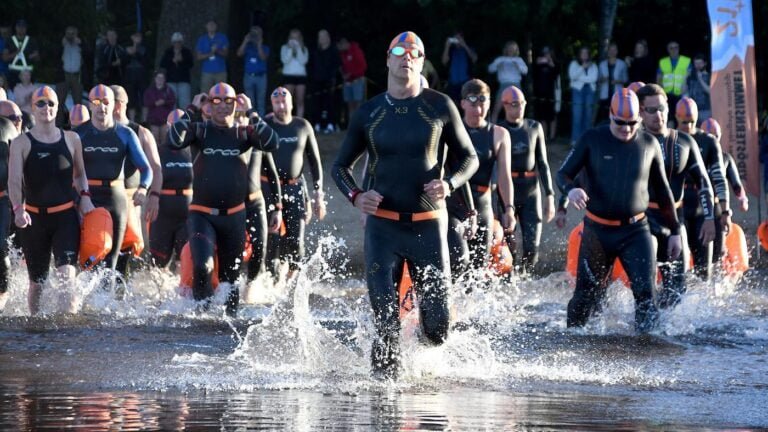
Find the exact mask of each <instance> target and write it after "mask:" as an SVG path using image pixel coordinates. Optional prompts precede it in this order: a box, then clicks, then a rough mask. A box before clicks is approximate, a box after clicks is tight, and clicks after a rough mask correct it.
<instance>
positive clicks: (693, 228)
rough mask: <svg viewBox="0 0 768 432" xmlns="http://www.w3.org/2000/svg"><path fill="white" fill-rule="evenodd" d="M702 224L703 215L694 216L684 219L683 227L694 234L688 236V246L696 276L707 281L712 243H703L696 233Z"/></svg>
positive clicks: (709, 274) (710, 264) (710, 263)
mask: <svg viewBox="0 0 768 432" xmlns="http://www.w3.org/2000/svg"><path fill="white" fill-rule="evenodd" d="M703 224H704V217H703V216H696V217H691V218H686V219H685V228H686V231H687V232H689V233H694V235H689V236H688V247H689V248H690V250H691V255H692V256H693V269H694V272H695V273H696V276H698V277H699V278H701V279H703V280H705V281H708V280H709V278H710V276H712V243H711V242H710V243H707V244H703V243H701V240H700V239H699V236H698V235H695V233H698V232H700V231H701V226H702V225H703Z"/></svg>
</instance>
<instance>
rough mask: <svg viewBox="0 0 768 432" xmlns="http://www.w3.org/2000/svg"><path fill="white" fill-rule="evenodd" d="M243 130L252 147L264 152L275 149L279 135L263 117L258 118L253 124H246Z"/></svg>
mask: <svg viewBox="0 0 768 432" xmlns="http://www.w3.org/2000/svg"><path fill="white" fill-rule="evenodd" d="M243 130H244V131H245V138H246V139H247V140H248V142H249V143H250V144H251V146H253V148H254V149H256V150H262V151H265V152H273V151H275V150H277V146H278V143H279V141H280V137H278V136H277V132H275V130H274V129H272V128H271V127H270V126H269V125H268V124H267V122H265V121H264V120H263V119H261V118H259V119H258V121H256V122H255V123H254V124H252V125H248V126H246V127H245V128H243Z"/></svg>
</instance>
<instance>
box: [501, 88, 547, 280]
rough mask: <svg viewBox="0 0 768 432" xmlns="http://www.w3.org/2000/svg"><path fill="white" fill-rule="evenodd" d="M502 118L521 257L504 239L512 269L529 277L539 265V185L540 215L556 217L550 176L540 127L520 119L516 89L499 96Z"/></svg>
mask: <svg viewBox="0 0 768 432" xmlns="http://www.w3.org/2000/svg"><path fill="white" fill-rule="evenodd" d="M501 98H502V101H501V102H502V104H503V106H504V113H505V118H504V120H502V121H500V122H499V126H502V127H504V128H505V129H507V131H509V136H510V142H511V143H512V144H511V145H512V147H511V148H512V182H513V183H514V187H515V215H516V216H517V220H518V222H519V223H518V226H519V227H520V231H521V234H522V237H523V256H522V259H521V260H518V259H517V253H516V249H517V248H516V247H515V241H514V237H513V236H512V235H509V236H507V242H508V243H509V248H510V251H511V252H512V257H513V259H514V263H515V265H522V266H521V269H522V270H524V271H525V272H526V273H527V274H529V275H530V274H532V273H533V270H534V268H535V267H536V263H537V262H538V261H539V243H540V242H541V222H542V200H541V193H540V192H539V185H541V187H542V188H543V189H544V194H545V195H546V200H545V201H544V202H543V206H544V209H543V214H544V217H545V220H546V221H547V222H550V221H552V218H554V217H555V191H554V189H552V174H550V172H549V162H548V161H547V147H546V144H545V143H544V129H543V128H542V127H541V123H539V122H537V121H535V120H531V119H526V118H523V115H524V114H525V104H526V102H525V95H523V92H522V91H520V89H518V88H517V87H515V86H509V87H507V88H506V89H504V92H503V93H502V95H501Z"/></svg>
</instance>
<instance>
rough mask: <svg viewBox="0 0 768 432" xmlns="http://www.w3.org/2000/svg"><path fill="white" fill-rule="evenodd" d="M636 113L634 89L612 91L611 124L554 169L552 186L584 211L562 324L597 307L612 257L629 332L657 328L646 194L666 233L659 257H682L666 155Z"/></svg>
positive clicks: (585, 317) (590, 133) (572, 323)
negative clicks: (630, 317) (620, 275)
mask: <svg viewBox="0 0 768 432" xmlns="http://www.w3.org/2000/svg"><path fill="white" fill-rule="evenodd" d="M639 111H640V103H639V101H638V99H637V96H636V95H635V93H634V92H632V91H630V90H628V89H621V90H620V91H618V92H616V93H614V94H613V96H612V98H611V106H610V119H611V122H610V123H609V124H608V125H604V126H598V127H596V128H592V129H589V130H587V131H586V132H585V133H584V134H583V135H582V136H581V138H579V141H578V142H577V143H576V146H575V147H574V148H573V149H572V150H571V152H570V153H569V154H568V156H567V157H566V159H565V161H564V162H563V165H562V166H561V167H560V170H559V171H558V172H557V185H558V187H559V188H560V191H561V192H562V193H563V194H566V195H568V199H569V202H570V204H571V205H572V206H573V207H575V208H577V209H579V210H584V209H586V214H585V218H584V231H583V233H582V237H581V246H580V248H579V258H578V264H577V269H576V287H575V290H574V292H573V297H572V298H571V300H570V301H569V302H568V312H567V325H568V327H582V326H584V325H586V324H587V322H588V321H589V319H590V317H591V316H592V315H594V314H595V313H598V312H599V311H600V310H602V303H603V300H604V298H605V291H606V288H607V283H606V281H607V280H608V279H607V278H608V276H609V274H610V272H611V270H612V268H613V263H614V261H615V260H616V259H617V258H618V259H619V260H620V262H621V264H622V266H623V267H624V270H625V271H626V273H627V276H628V277H629V280H630V286H631V289H632V293H633V295H634V298H635V330H636V331H638V332H641V333H645V332H648V331H650V330H652V329H653V328H654V327H655V326H656V323H657V321H658V308H657V306H656V300H655V298H654V286H655V281H656V258H655V254H654V246H653V241H652V237H651V230H650V227H649V223H648V218H646V217H645V212H646V211H647V210H648V206H649V199H648V193H649V191H650V192H652V193H653V195H654V196H655V199H656V202H657V203H658V207H659V209H658V210H657V212H658V223H659V224H660V226H661V227H663V228H666V229H667V230H668V231H669V233H670V236H669V237H668V239H667V240H665V242H664V244H663V245H660V246H659V250H660V255H664V256H665V257H666V256H667V255H668V256H669V257H670V258H671V259H675V258H677V257H679V256H680V252H681V249H682V240H681V236H680V231H681V228H680V224H679V222H678V219H677V213H676V211H675V205H674V201H673V199H672V191H671V190H670V189H669V183H667V177H666V175H665V172H664V168H665V167H664V158H663V156H662V153H661V148H660V147H659V144H658V141H657V140H656V138H654V137H653V136H652V135H651V134H649V133H647V132H645V131H643V130H641V129H640V118H639ZM580 172H581V173H582V174H581V178H580V179H579V184H578V185H577V184H576V177H577V175H578V174H579V173H580ZM661 252H663V253H661Z"/></svg>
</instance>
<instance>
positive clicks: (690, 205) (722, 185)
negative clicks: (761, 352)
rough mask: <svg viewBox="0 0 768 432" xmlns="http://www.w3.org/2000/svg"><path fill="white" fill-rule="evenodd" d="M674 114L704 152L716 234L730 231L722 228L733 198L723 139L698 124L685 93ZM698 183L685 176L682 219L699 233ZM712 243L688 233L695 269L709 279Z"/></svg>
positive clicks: (693, 104) (695, 110)
mask: <svg viewBox="0 0 768 432" xmlns="http://www.w3.org/2000/svg"><path fill="white" fill-rule="evenodd" d="M675 118H676V119H677V130H678V131H680V132H682V133H686V134H688V135H690V136H691V137H693V139H694V140H695V141H696V144H697V145H698V146H699V151H700V152H701V159H702V161H703V162H704V167H705V169H706V171H707V175H708V176H709V181H710V182H711V183H712V187H713V188H714V192H715V197H716V198H715V204H716V205H715V207H714V211H715V215H714V216H715V218H716V222H717V223H716V224H715V228H716V236H715V239H717V232H727V231H728V228H727V226H726V229H725V230H722V229H720V228H719V226H720V225H721V223H720V220H722V219H725V220H724V222H728V224H730V212H731V210H730V205H729V204H730V202H729V197H728V185H727V184H726V182H725V175H724V173H725V166H724V163H723V150H722V148H721V147H720V142H719V141H718V140H717V138H715V137H714V136H712V135H710V134H709V133H707V132H704V131H703V130H701V129H698V128H696V124H697V123H696V121H697V118H698V107H697V105H696V102H695V101H694V100H693V99H691V98H689V97H687V96H683V97H682V98H681V99H680V101H679V102H677V106H676V107H675ZM696 186H697V185H696V183H694V182H693V181H690V180H688V179H686V182H685V191H684V193H683V216H684V219H683V223H684V224H685V228H686V232H689V233H697V232H699V231H700V230H701V227H702V225H703V224H704V213H703V208H702V206H701V200H700V197H699V193H698V189H697V188H696ZM712 247H713V243H706V244H705V243H702V242H701V241H700V239H699V237H698V236H696V235H690V236H688V248H689V249H690V251H691V255H692V256H693V269H694V272H695V273H696V275H697V276H699V277H700V278H702V279H704V280H709V278H710V277H711V276H712V265H711V263H712V250H713V249H712Z"/></svg>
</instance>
